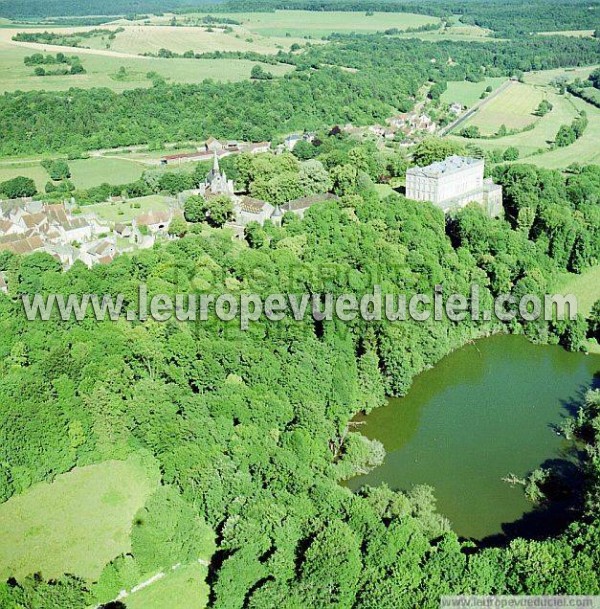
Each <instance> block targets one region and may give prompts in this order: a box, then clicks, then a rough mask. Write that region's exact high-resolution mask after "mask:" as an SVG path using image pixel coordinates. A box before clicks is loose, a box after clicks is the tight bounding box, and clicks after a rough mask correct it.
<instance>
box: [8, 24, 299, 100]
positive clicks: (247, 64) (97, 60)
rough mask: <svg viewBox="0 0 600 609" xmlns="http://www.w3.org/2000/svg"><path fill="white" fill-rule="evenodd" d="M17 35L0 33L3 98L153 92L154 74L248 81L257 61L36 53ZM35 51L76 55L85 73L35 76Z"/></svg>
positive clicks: (279, 71) (53, 49)
mask: <svg viewBox="0 0 600 609" xmlns="http://www.w3.org/2000/svg"><path fill="white" fill-rule="evenodd" d="M172 29H177V28H172ZM13 33H14V31H13V30H3V29H0V93H4V92H6V91H16V90H21V91H31V90H41V89H46V90H49V91H61V90H65V89H69V88H71V87H76V88H82V89H89V88H92V87H108V88H109V89H112V90H114V91H124V90H127V89H134V88H139V87H150V86H151V85H152V81H151V80H150V79H149V78H148V74H149V73H150V72H155V73H156V74H158V75H159V76H162V77H163V78H165V79H166V80H167V81H170V82H177V83H199V82H202V81H203V80H205V79H207V78H212V79H214V80H221V81H239V80H245V79H247V78H249V77H250V71H251V70H252V67H253V66H254V65H255V62H252V61H246V60H240V59H210V60H209V59H159V58H154V57H141V56H135V55H132V54H128V53H120V54H119V53H117V52H116V51H102V50H92V49H74V48H70V47H58V46H47V45H38V47H39V48H37V49H36V48H28V47H24V46H17V45H15V44H12V43H11V42H10V38H11V36H12V34H13ZM186 50H187V49H186ZM36 51H42V52H48V53H57V52H64V53H66V54H69V55H77V56H78V57H80V59H81V61H82V63H83V66H84V68H85V69H86V72H87V73H86V74H77V75H73V76H35V75H34V74H33V68H32V67H30V66H26V65H24V63H23V59H24V58H25V57H26V56H27V55H31V54H32V53H35V52H36ZM121 67H123V68H125V75H124V77H121V76H119V70H120V68H121ZM266 69H268V71H269V72H271V73H273V74H274V75H276V76H281V75H283V74H285V73H287V72H289V71H290V70H291V69H293V67H292V66H289V65H275V66H271V65H269V66H267V68H266Z"/></svg>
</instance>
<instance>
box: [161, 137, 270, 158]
mask: <svg viewBox="0 0 600 609" xmlns="http://www.w3.org/2000/svg"><path fill="white" fill-rule="evenodd" d="M269 150H271V142H258V143H249V142H235V141H228V142H221V141H219V140H217V139H216V138H214V137H211V138H209V139H208V140H206V142H204V145H203V146H201V147H200V148H198V150H196V151H195V152H187V153H182V154H171V155H167V156H164V157H162V158H161V159H160V164H161V165H174V164H177V165H178V164H180V163H199V162H201V161H210V160H211V159H212V158H213V155H216V156H217V157H218V158H223V157H226V156H228V155H230V154H239V153H241V152H247V153H250V154H261V153H262V152H268V151H269Z"/></svg>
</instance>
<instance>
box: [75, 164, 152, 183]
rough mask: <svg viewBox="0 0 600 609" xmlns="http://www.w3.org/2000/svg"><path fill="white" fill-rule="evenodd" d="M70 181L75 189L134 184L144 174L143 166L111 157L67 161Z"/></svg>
mask: <svg viewBox="0 0 600 609" xmlns="http://www.w3.org/2000/svg"><path fill="white" fill-rule="evenodd" d="M68 163H69V168H70V169H71V180H72V181H73V183H74V184H75V186H76V187H77V188H92V187H93V186H100V184H102V183H104V182H107V183H109V184H126V183H128V182H135V180H137V179H138V178H140V177H141V175H142V173H143V172H144V169H146V168H145V167H144V165H142V163H138V162H136V161H129V160H124V159H118V158H112V157H91V158H89V159H78V160H76V161H68Z"/></svg>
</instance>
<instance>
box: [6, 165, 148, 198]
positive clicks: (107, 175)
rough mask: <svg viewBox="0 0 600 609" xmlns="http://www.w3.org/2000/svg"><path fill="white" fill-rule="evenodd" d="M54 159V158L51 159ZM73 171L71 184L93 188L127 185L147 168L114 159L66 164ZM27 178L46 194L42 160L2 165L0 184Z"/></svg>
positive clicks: (47, 176) (46, 173) (45, 173)
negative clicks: (22, 177)
mask: <svg viewBox="0 0 600 609" xmlns="http://www.w3.org/2000/svg"><path fill="white" fill-rule="evenodd" d="M48 158H54V157H48ZM67 162H68V164H69V168H70V169H71V181H72V182H73V183H74V184H75V186H76V187H77V188H81V189H83V188H92V187H94V186H100V184H103V183H109V184H126V183H128V182H134V181H135V180H137V179H138V178H140V177H141V175H142V173H143V172H144V170H145V169H147V168H148V167H146V166H145V165H144V164H143V163H142V162H141V161H135V160H133V159H132V160H126V159H121V158H114V157H110V156H108V157H91V158H89V159H78V160H75V161H67ZM17 176H25V177H26V178H31V179H32V180H33V181H34V182H35V185H36V186H37V189H38V191H40V192H43V191H44V188H45V186H46V184H47V183H48V182H49V181H50V176H49V175H48V172H47V171H46V170H45V169H44V168H43V167H42V166H41V165H40V161H39V160H35V161H34V160H32V161H31V162H29V161H26V160H23V161H21V162H15V163H11V164H8V163H6V164H1V165H0V182H4V181H5V180H10V179H12V178H16V177H17Z"/></svg>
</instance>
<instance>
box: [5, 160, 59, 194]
mask: <svg viewBox="0 0 600 609" xmlns="http://www.w3.org/2000/svg"><path fill="white" fill-rule="evenodd" d="M18 176H25V177H27V178H31V179H32V180H33V181H34V182H35V185H36V186H37V189H38V190H39V191H42V192H43V190H44V186H45V185H46V183H47V182H49V181H50V176H49V175H48V172H47V171H46V170H45V169H44V168H43V167H42V166H41V165H40V163H39V161H34V162H31V163H28V162H25V161H24V162H22V163H15V164H11V165H1V166H0V182H4V181H6V180H12V179H13V178H16V177H18Z"/></svg>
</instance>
